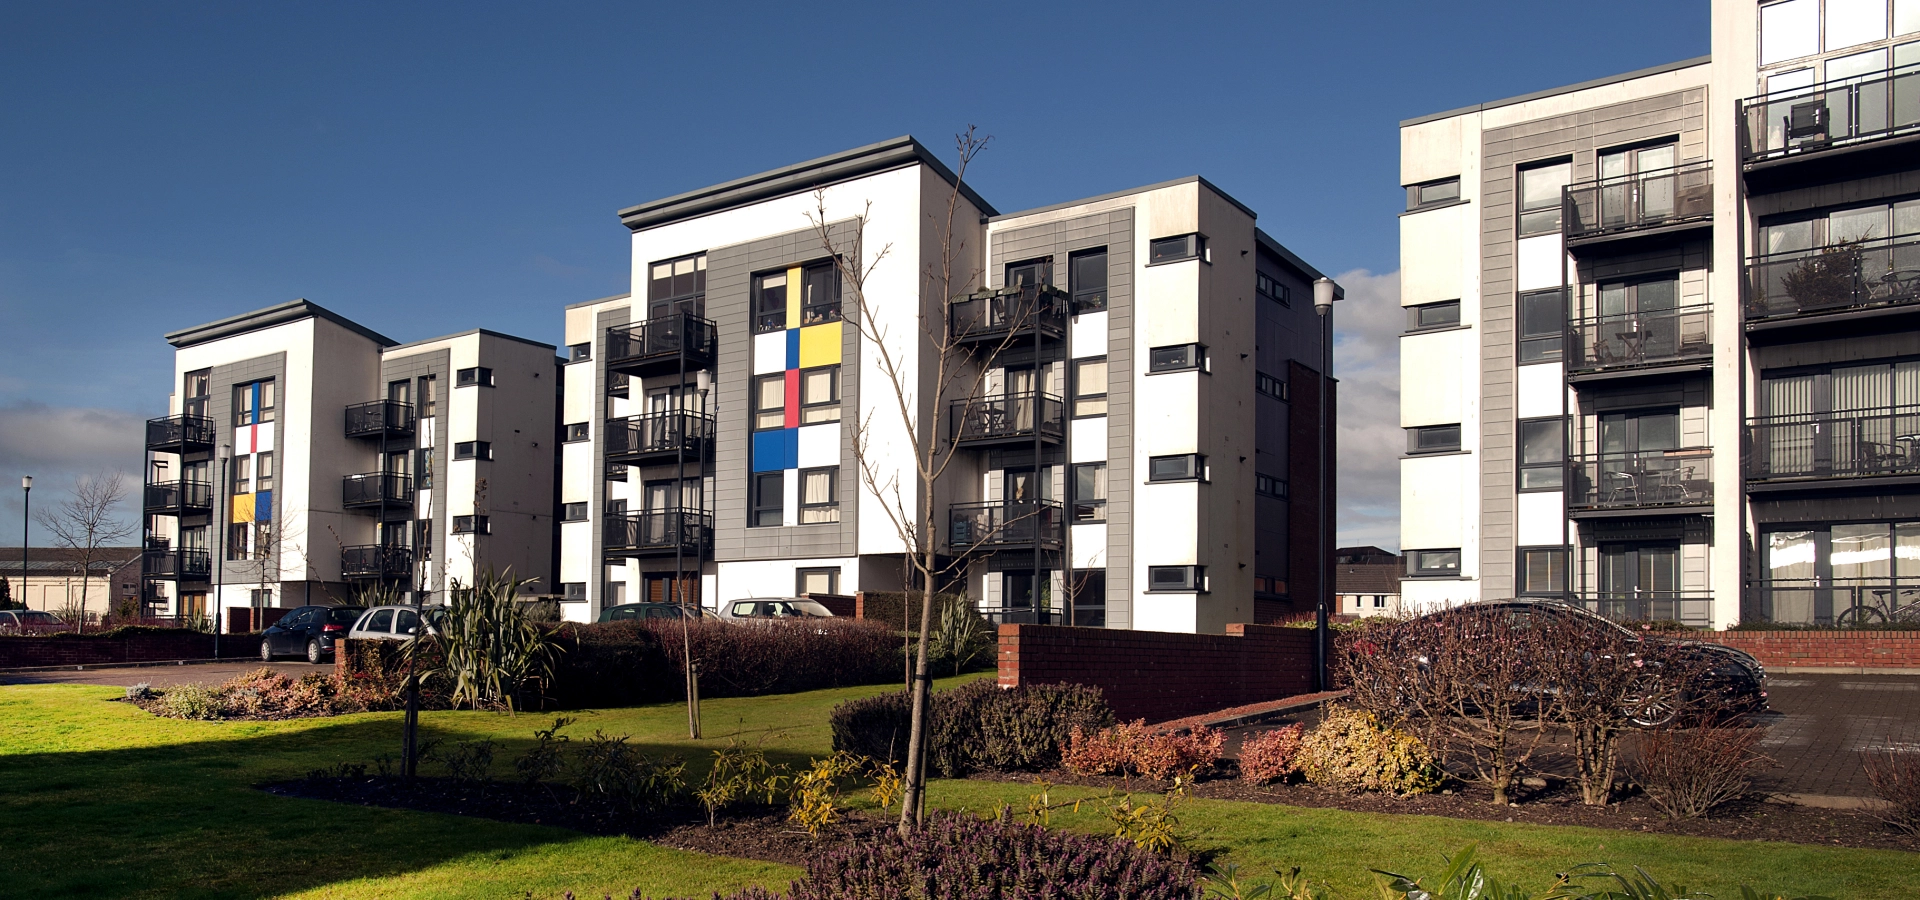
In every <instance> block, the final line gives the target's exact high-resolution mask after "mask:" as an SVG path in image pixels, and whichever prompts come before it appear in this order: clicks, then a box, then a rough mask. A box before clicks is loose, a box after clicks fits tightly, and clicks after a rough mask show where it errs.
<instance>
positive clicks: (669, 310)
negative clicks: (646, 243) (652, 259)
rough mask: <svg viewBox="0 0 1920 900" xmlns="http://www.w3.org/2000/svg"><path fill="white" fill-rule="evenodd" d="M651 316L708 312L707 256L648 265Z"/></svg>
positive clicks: (648, 316) (648, 297)
mask: <svg viewBox="0 0 1920 900" xmlns="http://www.w3.org/2000/svg"><path fill="white" fill-rule="evenodd" d="M647 270H648V275H649V276H650V277H649V278H648V279H647V318H649V319H658V318H661V317H663V316H669V315H675V314H678V313H687V314H690V315H695V316H697V315H700V314H701V313H703V312H704V311H705V309H704V308H705V306H706V296H707V255H706V254H705V253H694V254H691V255H688V256H682V257H680V258H679V259H669V260H665V261H662V262H657V263H653V264H651V265H649V266H648V267H647Z"/></svg>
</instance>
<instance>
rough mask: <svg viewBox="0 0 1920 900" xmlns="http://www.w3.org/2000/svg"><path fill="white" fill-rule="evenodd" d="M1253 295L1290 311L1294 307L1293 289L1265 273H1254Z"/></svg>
mask: <svg viewBox="0 0 1920 900" xmlns="http://www.w3.org/2000/svg"><path fill="white" fill-rule="evenodd" d="M1253 293H1254V294H1255V295H1256V296H1259V297H1264V298H1266V299H1268V300H1272V301H1273V302H1275V303H1278V304H1280V305H1281V306H1285V307H1287V308H1289V309H1291V308H1292V307H1293V288H1291V287H1288V286H1287V285H1285V284H1282V283H1281V282H1280V279H1278V278H1275V277H1273V276H1272V275H1268V274H1267V273H1265V272H1260V271H1256V272H1254V273H1253Z"/></svg>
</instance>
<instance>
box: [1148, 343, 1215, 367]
mask: <svg viewBox="0 0 1920 900" xmlns="http://www.w3.org/2000/svg"><path fill="white" fill-rule="evenodd" d="M1206 367H1207V348H1205V347H1203V346H1201V345H1199V344H1180V345H1177V346H1173V347H1155V348H1153V349H1152V350H1150V351H1148V354H1147V373H1148V374H1153V373H1155V372H1179V371H1184V370H1186V369H1203V370H1204V369H1205V368H1206Z"/></svg>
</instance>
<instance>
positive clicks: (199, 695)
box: [159, 684, 226, 719]
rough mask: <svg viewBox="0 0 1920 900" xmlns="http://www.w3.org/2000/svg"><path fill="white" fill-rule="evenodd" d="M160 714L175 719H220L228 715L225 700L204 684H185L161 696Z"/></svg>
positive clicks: (216, 691) (217, 692)
mask: <svg viewBox="0 0 1920 900" xmlns="http://www.w3.org/2000/svg"><path fill="white" fill-rule="evenodd" d="M159 712H160V714H161V715H163V716H167V717H168V718H173V719H219V718H224V717H225V714H226V703H225V699H224V698H223V697H221V696H220V693H219V691H218V690H216V689H215V688H210V687H208V686H206V685H204V684H183V685H180V686H178V687H174V688H170V689H169V690H167V692H166V693H164V694H161V695H160V709H159Z"/></svg>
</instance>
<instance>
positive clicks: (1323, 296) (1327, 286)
mask: <svg viewBox="0 0 1920 900" xmlns="http://www.w3.org/2000/svg"><path fill="white" fill-rule="evenodd" d="M1345 295H1346V291H1344V290H1342V289H1341V288H1340V285H1338V284H1335V283H1334V281H1333V279H1331V278H1328V277H1326V276H1324V275H1323V276H1321V277H1320V278H1318V279H1316V280H1315V281H1314V282H1313V311H1314V312H1316V313H1318V314H1319V315H1320V363H1321V365H1320V485H1319V489H1318V490H1316V491H1315V492H1314V495H1315V496H1316V497H1318V498H1319V504H1320V518H1319V521H1317V522H1315V523H1314V532H1315V534H1316V535H1317V540H1318V546H1319V551H1320V552H1319V553H1318V554H1317V555H1316V562H1315V569H1316V570H1317V571H1318V573H1319V577H1318V578H1317V579H1316V581H1317V584H1315V586H1314V598H1313V600H1314V603H1313V607H1314V612H1313V668H1314V672H1316V673H1317V678H1318V681H1319V689H1320V690H1323V691H1325V690H1330V689H1331V688H1332V687H1333V684H1332V682H1331V680H1330V679H1329V678H1328V677H1327V597H1328V593H1329V591H1330V590H1331V587H1332V585H1331V584H1330V583H1329V582H1330V580H1331V575H1332V573H1331V571H1330V569H1331V567H1330V566H1329V565H1328V562H1329V560H1330V554H1329V553H1328V552H1327V537H1328V535H1327V531H1328V530H1329V529H1328V528H1327V482H1328V477H1327V474H1328V473H1327V455H1328V453H1327V451H1328V447H1327V443H1328V441H1327V393H1328V391H1327V386H1328V385H1329V384H1331V383H1332V381H1333V301H1335V300H1338V299H1340V298H1341V297H1343V296H1345Z"/></svg>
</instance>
